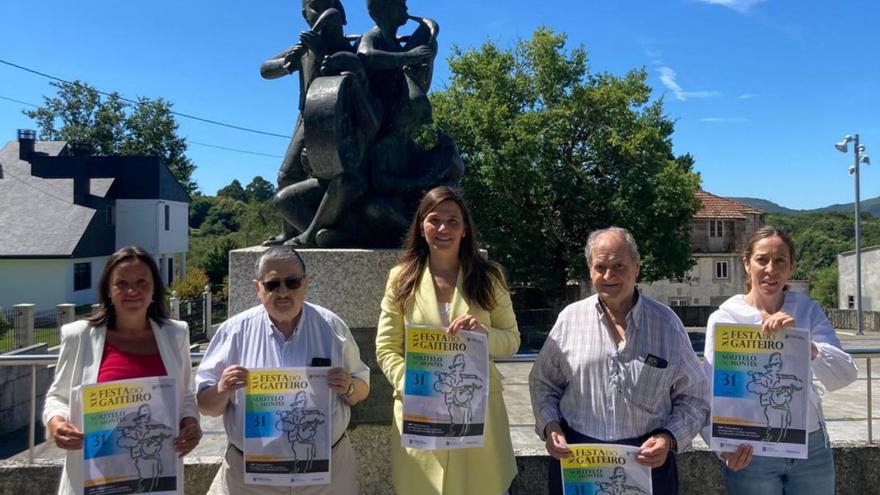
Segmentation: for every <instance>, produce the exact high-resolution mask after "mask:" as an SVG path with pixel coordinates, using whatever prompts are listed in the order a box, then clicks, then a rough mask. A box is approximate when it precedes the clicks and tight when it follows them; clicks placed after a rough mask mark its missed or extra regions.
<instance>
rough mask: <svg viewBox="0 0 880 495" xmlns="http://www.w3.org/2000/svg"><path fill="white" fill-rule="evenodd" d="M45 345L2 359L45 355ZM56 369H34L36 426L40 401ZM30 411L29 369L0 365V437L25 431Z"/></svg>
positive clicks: (12, 353) (46, 350)
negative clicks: (35, 381) (22, 429)
mask: <svg viewBox="0 0 880 495" xmlns="http://www.w3.org/2000/svg"><path fill="white" fill-rule="evenodd" d="M47 353H48V347H47V346H46V344H35V345H32V346H29V347H23V348H21V349H17V350H15V351H12V352H7V353H5V354H3V356H20V355H23V354H47ZM54 373H55V368H54V367H51V368H47V367H45V366H37V409H36V418H35V419H36V421H37V423H39V422H40V421H41V420H40V418H41V416H42V413H43V400H44V399H45V397H46V390H48V389H49V385H50V384H51V383H52V377H53V375H54ZM30 411H31V367H30V366H0V437H2V436H4V435H6V434H8V433H11V432H13V431H16V430H19V429H21V428H25V427H27V425H28V417H29V416H30Z"/></svg>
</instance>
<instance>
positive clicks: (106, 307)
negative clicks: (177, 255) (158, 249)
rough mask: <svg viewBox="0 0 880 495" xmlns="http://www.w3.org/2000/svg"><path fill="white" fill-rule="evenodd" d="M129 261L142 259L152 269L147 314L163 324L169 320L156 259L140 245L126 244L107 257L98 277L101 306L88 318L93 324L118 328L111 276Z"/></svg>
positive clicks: (163, 285)
mask: <svg viewBox="0 0 880 495" xmlns="http://www.w3.org/2000/svg"><path fill="white" fill-rule="evenodd" d="M127 261H140V262H141V263H143V264H145V265H147V268H149V269H150V274H151V275H152V276H153V296H152V299H151V300H150V306H149V307H148V308H147V316H148V317H149V318H150V319H152V320H155V321H156V323H158V324H159V325H162V324H163V323H165V321H166V320H168V310H167V309H166V307H165V284H163V283H162V276H161V275H160V274H159V267H158V266H156V261H155V260H153V257H152V256H150V253H148V252H147V251H146V250H145V249H144V248H142V247H140V246H126V247H124V248H122V249H120V250H119V251H116V252H115V253H113V254H111V255H110V258H109V259H107V264H106V265H104V271H103V272H101V278H100V279H98V304H99V305H100V307H99V308H98V310H97V311H96V312H95V314H93V315H92V316H91V317H89V318H88V322H89V323H91V324H92V325H106V326H107V328H108V329H111V330H112V329H114V328H116V310H115V309H114V308H113V304H112V302H111V301H110V277H111V276H112V275H113V270H114V269H115V268H116V267H117V266H119V265H120V264H122V263H125V262H127Z"/></svg>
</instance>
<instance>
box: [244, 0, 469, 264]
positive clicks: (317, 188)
mask: <svg viewBox="0 0 880 495" xmlns="http://www.w3.org/2000/svg"><path fill="white" fill-rule="evenodd" d="M367 8H368V11H369V13H370V17H371V18H372V19H373V20H374V21H375V22H376V26H375V27H374V28H373V29H371V30H370V31H369V32H367V33H366V34H364V35H363V36H362V37H360V38H358V37H346V36H345V35H344V33H343V29H342V27H343V26H344V25H345V10H344V9H343V7H342V4H341V3H340V1H339V0H303V17H304V18H305V20H306V22H307V23H308V25H309V27H310V29H309V30H307V31H303V32H302V33H301V34H300V42H299V43H297V44H295V45H294V46H292V47H291V48H289V49H287V50H285V51H283V52H281V53H279V54H278V55H276V56H275V57H272V58H271V59H269V60H267V61H266V62H264V63H263V65H262V67H261V69H260V72H261V74H262V75H263V77H265V78H267V79H274V78H277V77H281V76H284V75H287V74H291V73H293V72H298V73H299V77H300V104H299V110H300V115H299V117H298V118H297V123H296V129H295V132H294V136H293V138H292V140H291V143H290V146H289V147H288V150H287V153H286V154H285V157H284V160H283V162H282V165H281V170H280V171H279V173H278V193H277V194H276V197H275V204H276V206H277V207H278V209H279V212H280V213H281V215H282V217H283V218H284V222H283V226H282V232H281V233H280V234H279V235H277V236H275V237H272V238H270V239H269V240H267V241H266V242H265V243H264V244H266V245H271V244H280V243H286V244H292V245H295V246H299V247H397V246H398V245H399V242H400V238H401V236H402V234H403V233H404V232H405V230H406V227H407V225H408V223H409V218H410V217H411V215H412V212H413V211H414V208H415V206H416V204H417V202H418V198H420V197H421V195H422V193H423V192H424V191H425V190H427V189H430V188H432V187H434V186H437V185H453V186H454V185H456V184H457V183H458V180H459V179H460V178H461V175H462V173H463V171H464V164H463V162H462V160H461V157H460V155H459V152H458V149H457V148H456V147H455V144H454V142H453V141H452V139H451V138H449V137H448V136H446V135H445V134H443V133H440V134H439V135H438V140H437V142H438V144H437V146H435V147H434V148H432V149H425V148H423V147H421V146H419V145H418V144H417V143H416V142H415V141H414V135H415V133H416V132H417V131H418V130H419V128H421V127H422V126H423V125H425V124H426V123H429V122H430V120H431V105H430V102H429V101H428V97H427V92H428V89H429V88H430V84H431V77H432V73H433V64H434V57H435V56H436V53H437V34H438V32H439V28H438V26H437V23H436V22H434V21H433V20H430V19H426V18H420V17H414V16H410V15H409V13H408V12H407V7H406V2H405V0H368V1H367ZM410 19H411V20H414V21H415V22H416V23H417V24H418V27H417V28H416V30H415V32H414V33H413V34H412V35H410V36H402V37H398V35H397V31H398V29H399V28H400V27H401V26H403V25H404V24H406V22H407V21H408V20H410Z"/></svg>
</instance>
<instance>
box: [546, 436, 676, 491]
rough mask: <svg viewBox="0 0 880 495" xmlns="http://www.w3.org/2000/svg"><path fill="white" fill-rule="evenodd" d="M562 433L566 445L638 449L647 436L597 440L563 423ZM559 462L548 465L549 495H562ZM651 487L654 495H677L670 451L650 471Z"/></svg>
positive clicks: (553, 461) (552, 461)
mask: <svg viewBox="0 0 880 495" xmlns="http://www.w3.org/2000/svg"><path fill="white" fill-rule="evenodd" d="M561 426H562V432H563V433H565V439H566V441H567V442H568V443H570V444H571V443H616V444H622V445H632V446H635V447H640V446H641V445H642V444H643V443H645V440H647V439H648V437H649V435H643V436H641V437H636V438H625V439H623V440H614V441H607V440H599V439H598V438H593V437H589V436H587V435H584V434H583V433H580V432H578V431H575V430H573V429H571V427H569V426H568V424H567V423H566V422H565V421H563V422H562V424H561ZM560 469H561V468H560V467H559V461H558V460H556V459H554V458H552V457H551V458H550V464H549V465H548V468H547V480H548V482H549V483H548V485H549V487H550V495H562V475H561V472H562V471H561V470H560ZM651 486H652V487H653V491H654V495H677V494H678V467H677V466H676V464H675V454H674V453H673V452H672V451H670V452H669V455H667V456H666V462H665V463H663V465H662V466H660V467H658V468H653V469H651Z"/></svg>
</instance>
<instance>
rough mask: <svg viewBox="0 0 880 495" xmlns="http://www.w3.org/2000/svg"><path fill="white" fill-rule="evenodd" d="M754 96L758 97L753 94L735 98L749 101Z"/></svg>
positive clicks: (744, 94)
mask: <svg viewBox="0 0 880 495" xmlns="http://www.w3.org/2000/svg"><path fill="white" fill-rule="evenodd" d="M756 96H758V95H756V94H753V93H743V94H741V95H739V96H737V98H739V99H740V100H751V99H752V98H754V97H756Z"/></svg>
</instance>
